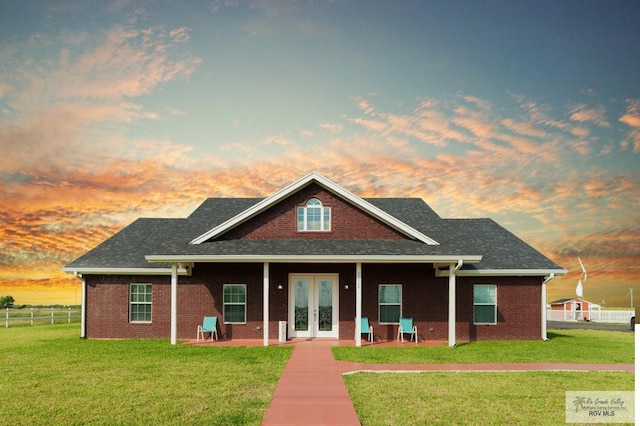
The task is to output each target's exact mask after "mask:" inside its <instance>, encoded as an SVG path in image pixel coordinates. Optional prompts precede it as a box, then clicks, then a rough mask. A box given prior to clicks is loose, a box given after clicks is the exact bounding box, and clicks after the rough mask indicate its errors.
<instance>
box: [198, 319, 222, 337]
mask: <svg viewBox="0 0 640 426" xmlns="http://www.w3.org/2000/svg"><path fill="white" fill-rule="evenodd" d="M217 326H218V317H204V320H203V321H202V325H199V326H198V333H197V334H196V342H199V341H200V338H201V337H202V340H205V338H204V333H210V334H211V340H213V336H216V340H218V327H217Z"/></svg>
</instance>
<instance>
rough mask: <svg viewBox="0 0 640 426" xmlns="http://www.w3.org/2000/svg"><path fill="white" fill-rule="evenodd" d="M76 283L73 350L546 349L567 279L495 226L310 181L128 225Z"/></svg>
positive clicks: (88, 262) (82, 268) (79, 263)
mask: <svg viewBox="0 0 640 426" xmlns="http://www.w3.org/2000/svg"><path fill="white" fill-rule="evenodd" d="M63 270H64V271H65V272H67V273H73V274H75V275H76V276H77V277H79V278H81V280H82V315H83V317H82V328H81V335H82V337H87V338H170V339H171V343H172V344H176V342H177V339H183V338H194V337H195V334H196V328H197V325H198V324H201V322H202V318H203V317H204V316H217V317H218V320H219V334H221V335H222V336H223V337H224V338H226V339H263V341H264V345H268V344H269V339H275V338H277V337H278V331H279V330H278V325H279V323H280V322H281V321H286V322H287V324H288V325H287V333H288V337H289V338H330V339H350V340H353V339H354V335H355V344H356V345H357V346H360V344H361V338H362V337H361V335H360V333H358V331H360V330H357V329H356V327H357V328H359V327H360V321H359V320H357V319H359V318H360V317H368V318H369V321H370V323H371V324H372V325H373V328H374V334H375V338H376V340H378V341H379V340H393V339H395V338H396V335H397V330H398V322H399V318H400V317H401V316H402V317H412V318H413V320H414V323H415V325H417V327H418V335H419V338H420V339H421V340H424V339H427V340H447V341H448V343H449V345H450V346H454V345H455V344H456V342H457V341H468V340H491V339H546V321H545V310H546V303H547V302H546V283H547V282H548V281H549V280H550V279H552V278H554V277H555V276H558V275H562V274H565V273H566V270H565V269H563V268H562V267H561V266H559V265H557V264H555V263H554V262H552V261H551V260H549V259H548V258H547V257H545V256H543V255H542V254H540V253H539V252H538V251H536V250H535V249H534V248H532V247H531V246H529V245H528V244H526V243H525V242H523V241H522V240H520V239H519V238H518V237H516V236H515V235H514V234H512V233H510V232H509V231H507V230H506V229H504V228H503V227H501V226H500V225H498V224H497V223H496V222H494V221H493V220H491V219H443V218H441V217H440V216H438V215H437V214H436V213H435V212H434V211H433V210H432V209H431V208H430V207H429V206H428V205H427V204H426V203H425V202H424V201H423V200H421V199H418V198H371V199H362V198H360V197H358V196H356V195H354V194H352V193H351V192H349V191H347V190H346V189H344V188H342V187H340V186H339V185H337V184H336V183H334V182H332V181H331V180H329V179H326V178H325V177H323V176H321V175H319V174H317V173H311V174H309V175H307V176H305V177H303V178H302V179H300V180H298V181H296V182H294V183H292V184H290V185H288V186H287V187H285V188H283V189H281V190H280V191H278V192H276V193H275V194H273V195H271V196H269V197H267V198H262V199H259V198H210V199H207V200H206V201H204V203H202V205H200V206H199V207H198V208H197V209H196V210H195V211H194V212H193V213H192V214H191V215H190V216H189V217H187V218H185V219H138V220H136V221H134V222H133V223H131V224H130V225H129V226H127V227H125V228H124V229H122V230H121V231H120V232H118V233H116V234H115V235H113V236H112V237H111V238H109V239H107V240H106V241H104V242H103V243H102V244H100V245H98V246H97V247H95V248H94V249H92V250H90V251H89V252H87V253H86V254H84V255H83V256H81V257H79V258H78V259H76V260H74V261H73V262H71V263H70V264H68V265H67V266H65V267H64V268H63Z"/></svg>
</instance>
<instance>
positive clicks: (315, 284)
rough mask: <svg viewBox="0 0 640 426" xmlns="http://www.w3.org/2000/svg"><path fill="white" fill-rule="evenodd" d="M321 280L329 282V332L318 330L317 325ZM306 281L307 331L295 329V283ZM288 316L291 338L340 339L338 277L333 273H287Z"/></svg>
mask: <svg viewBox="0 0 640 426" xmlns="http://www.w3.org/2000/svg"><path fill="white" fill-rule="evenodd" d="M323 280H330V281H331V307H332V310H331V330H330V331H322V330H320V324H319V314H320V313H319V310H318V309H319V301H320V300H319V289H320V287H319V284H320V282H321V281H323ZM298 281H306V282H307V283H308V288H307V299H308V300H307V301H308V302H309V303H308V314H307V315H308V329H307V330H296V329H295V325H296V322H295V315H296V313H295V304H296V282H298ZM288 292H289V302H288V314H287V318H288V320H289V335H290V336H291V337H292V338H310V339H315V338H320V339H339V338H340V275H339V274H336V273H333V272H319V273H314V272H310V273H289V276H288Z"/></svg>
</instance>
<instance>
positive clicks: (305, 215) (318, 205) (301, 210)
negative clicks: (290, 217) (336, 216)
mask: <svg viewBox="0 0 640 426" xmlns="http://www.w3.org/2000/svg"><path fill="white" fill-rule="evenodd" d="M298 231H331V207H324V206H323V205H322V202H320V200H318V199H317V198H310V199H309V201H307V204H306V205H305V206H304V207H302V206H300V207H298Z"/></svg>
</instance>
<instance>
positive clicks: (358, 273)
mask: <svg viewBox="0 0 640 426" xmlns="http://www.w3.org/2000/svg"><path fill="white" fill-rule="evenodd" d="M360 318H362V263H360V262H358V263H356V346H358V347H359V346H362V330H361V329H360V326H361V325H362V324H361V321H360Z"/></svg>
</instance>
